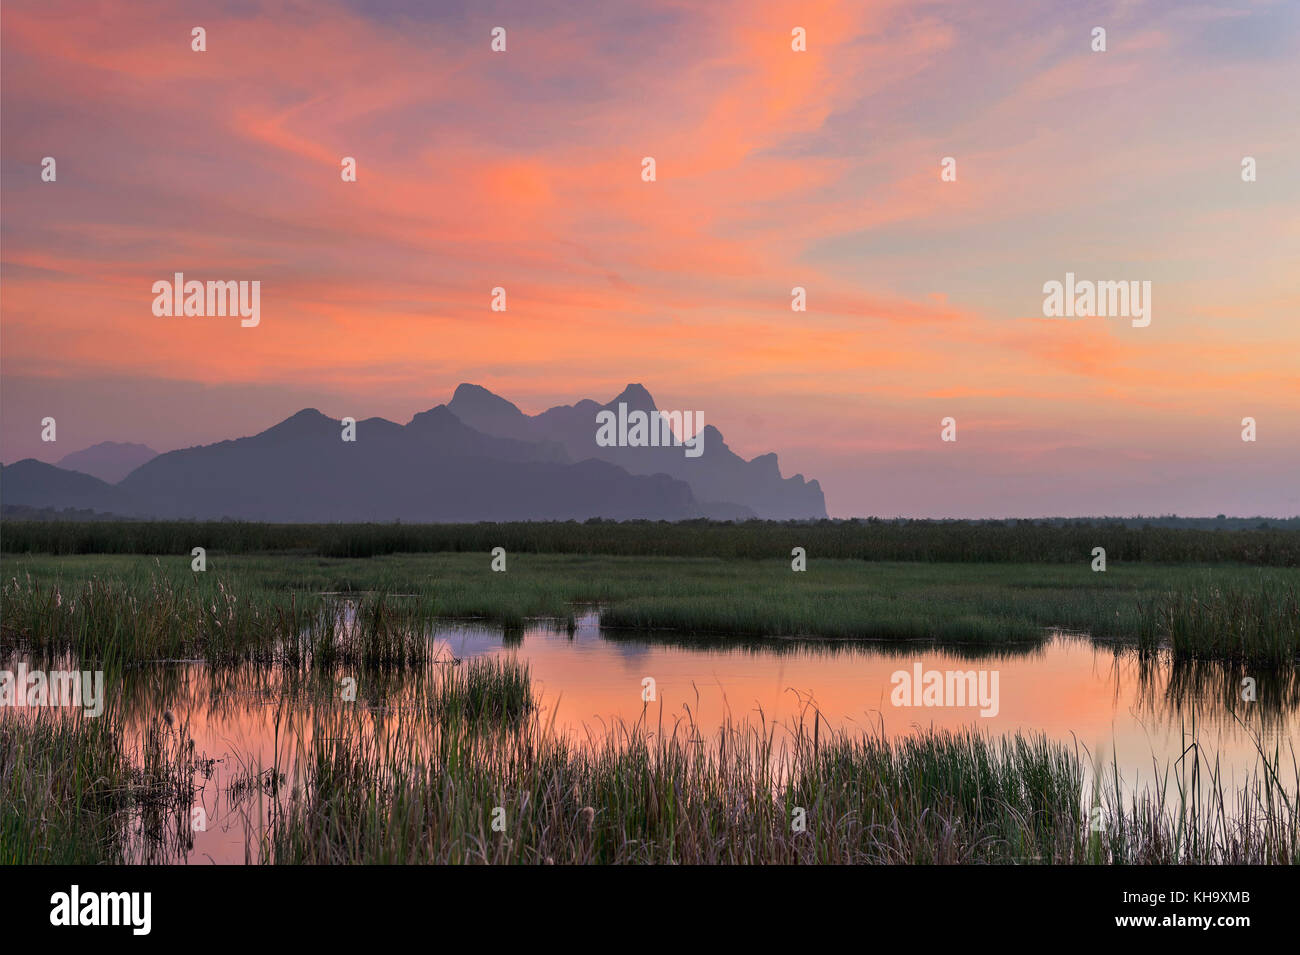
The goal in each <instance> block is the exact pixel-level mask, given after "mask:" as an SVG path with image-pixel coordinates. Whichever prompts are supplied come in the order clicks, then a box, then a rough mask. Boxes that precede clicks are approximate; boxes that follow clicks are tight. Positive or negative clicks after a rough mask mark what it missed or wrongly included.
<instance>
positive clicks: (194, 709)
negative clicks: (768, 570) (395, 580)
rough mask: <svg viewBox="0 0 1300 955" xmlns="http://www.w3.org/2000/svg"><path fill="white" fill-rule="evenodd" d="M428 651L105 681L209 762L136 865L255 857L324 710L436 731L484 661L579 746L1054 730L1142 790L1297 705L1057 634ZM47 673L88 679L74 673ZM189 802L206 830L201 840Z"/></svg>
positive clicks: (1243, 762) (1292, 687)
mask: <svg viewBox="0 0 1300 955" xmlns="http://www.w3.org/2000/svg"><path fill="white" fill-rule="evenodd" d="M428 639H429V646H430V648H431V652H429V653H427V654H424V655H423V656H422V657H421V659H420V662H418V663H417V664H415V665H408V666H402V667H398V666H372V665H367V664H366V663H365V661H364V660H362V659H354V660H353V661H352V662H351V663H350V664H348V663H341V662H335V663H334V664H332V665H329V666H320V665H315V666H313V665H311V664H310V663H309V662H305V661H303V660H297V661H296V662H294V663H289V662H285V661H281V662H279V663H275V664H259V665H253V664H246V665H242V666H237V667H209V666H207V665H205V664H203V663H200V662H176V663H168V664H156V665H146V666H139V667H134V668H131V669H128V670H126V671H124V672H118V673H116V674H113V675H111V676H108V677H107V680H106V683H107V685H108V686H109V687H116V688H117V689H118V696H117V698H116V701H115V704H114V705H115V706H116V707H117V712H118V713H119V714H120V715H121V716H122V718H123V720H124V724H125V726H126V727H127V732H128V734H129V735H130V736H131V738H132V740H131V741H132V743H133V744H143V743H144V742H145V741H147V740H149V739H151V738H153V737H152V736H151V734H155V735H156V734H163V736H162V738H164V739H165V740H173V738H174V740H175V741H192V742H193V746H194V751H195V757H196V759H197V760H198V762H196V765H195V779H194V783H195V787H196V789H197V793H196V795H195V797H194V800H193V802H192V804H191V805H188V806H175V805H171V804H169V803H168V802H167V801H165V800H162V801H159V802H158V803H157V804H156V805H151V806H150V807H148V808H146V809H144V810H142V811H140V812H137V813H136V814H135V816H133V817H132V819H131V821H130V826H131V832H130V833H129V835H130V839H129V843H130V845H131V847H132V849H131V858H132V861H140V862H151V863H156V862H167V861H188V862H195V863H202V862H208V861H216V862H245V861H256V860H257V859H258V857H259V843H260V841H261V839H262V837H263V835H264V834H265V833H266V832H267V828H268V826H270V825H271V824H272V823H273V822H274V819H275V813H276V811H277V804H278V801H279V800H278V797H279V796H281V795H282V794H285V793H288V792H291V791H292V790H293V787H295V786H298V785H300V779H301V772H300V771H301V768H302V763H303V760H304V755H305V753H306V752H307V747H308V746H309V745H310V743H311V739H312V735H311V734H312V732H313V731H314V730H313V727H314V726H320V725H322V724H320V723H319V722H317V721H315V720H314V719H313V715H315V714H318V713H319V712H320V711H321V710H323V709H328V708H331V707H338V706H341V705H345V703H346V705H349V706H355V707H357V708H358V709H359V710H360V711H362V713H363V714H364V716H363V720H362V723H361V725H362V732H363V733H365V734H371V735H373V737H374V738H376V739H378V738H381V737H382V736H383V735H384V734H385V732H386V731H387V729H388V728H389V727H390V726H391V725H393V724H394V722H395V721H410V720H415V721H419V720H421V719H424V718H426V716H427V691H428V689H429V688H430V686H431V685H432V683H433V682H434V681H436V680H437V679H438V677H439V673H440V671H441V669H442V668H445V667H454V666H457V665H459V664H460V662H461V661H464V660H468V659H471V658H474V657H478V656H490V655H506V656H511V657H514V658H516V659H518V660H520V661H522V662H526V663H528V665H529V667H530V669H531V672H532V676H533V680H534V685H535V687H536V690H537V692H538V694H539V697H540V708H541V713H542V719H543V721H544V722H548V723H551V724H552V725H553V727H554V731H555V732H559V733H564V734H569V735H570V736H572V737H573V738H575V739H577V740H585V739H591V738H599V737H600V736H602V735H603V734H604V733H606V732H608V729H609V727H610V726H612V725H616V724H617V722H618V721H623V722H624V723H625V724H635V723H637V721H639V720H643V721H644V722H643V724H642V725H644V726H646V727H650V728H654V727H656V726H658V725H665V726H668V725H671V724H672V722H673V721H674V719H675V718H676V717H678V716H680V715H681V714H683V713H684V712H686V711H688V710H689V712H690V714H691V716H692V718H693V720H694V722H695V725H696V726H697V727H698V728H699V730H700V731H701V733H704V734H708V733H711V732H713V731H714V730H716V729H717V728H718V727H720V726H721V725H723V724H724V723H725V722H727V721H733V722H735V721H740V720H746V719H749V720H757V719H758V718H759V717H760V715H761V718H763V719H765V720H768V721H773V720H775V721H793V722H798V721H799V720H800V719H801V718H803V719H805V720H806V719H807V718H808V715H809V712H814V713H815V714H816V717H815V718H816V719H818V720H821V721H824V722H825V723H827V724H829V725H831V726H835V727H848V728H854V727H861V728H862V729H863V730H864V731H866V730H869V731H875V732H880V731H883V732H884V733H886V734H892V735H902V734H908V733H915V732H917V731H918V730H919V729H922V728H930V727H934V728H939V729H958V728H962V727H967V726H971V725H974V726H977V727H978V728H979V729H981V730H983V731H985V732H988V733H993V734H1001V733H1014V732H1016V731H1025V732H1038V731H1041V732H1045V733H1047V735H1048V736H1049V737H1052V738H1055V739H1057V740H1060V741H1063V742H1065V743H1067V744H1071V745H1077V746H1078V747H1079V748H1080V750H1081V751H1082V752H1084V753H1086V754H1087V755H1089V756H1091V757H1092V758H1093V759H1094V760H1096V761H1097V762H1099V763H1102V764H1105V765H1108V766H1110V765H1114V766H1116V767H1118V769H1119V771H1120V773H1121V776H1122V778H1123V780H1124V783H1125V785H1126V786H1129V787H1132V788H1140V787H1141V786H1142V785H1143V784H1144V783H1149V782H1150V781H1151V780H1152V779H1153V777H1156V776H1158V775H1159V774H1160V772H1161V767H1168V766H1171V765H1173V764H1174V763H1175V762H1176V761H1177V760H1178V758H1179V757H1180V756H1181V754H1182V753H1183V751H1184V750H1185V748H1186V745H1187V740H1188V738H1189V731H1191V732H1192V733H1193V734H1194V736H1195V739H1196V740H1197V742H1198V743H1199V745H1200V746H1201V748H1202V751H1204V752H1209V753H1213V754H1214V756H1215V758H1217V760H1218V763H1219V765H1220V767H1221V770H1222V773H1223V777H1224V779H1226V780H1228V781H1230V782H1233V781H1235V782H1240V781H1243V780H1245V779H1246V778H1247V777H1249V776H1250V775H1251V774H1252V772H1254V771H1256V770H1257V769H1258V767H1259V766H1260V754H1259V749H1260V747H1263V748H1266V749H1268V748H1270V747H1272V746H1282V748H1283V749H1284V750H1285V743H1286V741H1287V740H1289V738H1290V737H1291V736H1292V734H1293V733H1294V728H1295V719H1296V713H1297V710H1300V676H1298V675H1297V673H1296V672H1295V671H1294V670H1291V671H1286V672H1271V673H1270V672H1253V671H1251V672H1248V671H1247V670H1245V669H1242V668H1241V667H1240V666H1235V665H1224V664H1215V663H1211V662H1206V661H1198V662H1190V663H1180V664H1177V665H1174V664H1172V663H1171V661H1170V660H1169V659H1168V657H1167V656H1165V655H1162V654H1139V653H1137V652H1135V651H1132V650H1129V649H1124V648H1118V647H1114V646H1110V645H1104V644H1097V643H1094V642H1092V641H1091V640H1088V639H1086V638H1083V637H1079V636H1073V635H1067V634H1062V633H1054V634H1045V635H1044V636H1043V638H1042V639H1041V640H1038V641H1035V642H1032V643H1029V644H1016V645H1012V646H996V647H994V646H989V645H985V644H974V645H961V646H953V645H938V644H929V643H920V644H918V643H915V642H911V643H881V642H871V643H850V642H844V641H826V640H808V639H789V640H763V641H749V640H741V639H735V638H722V637H705V638H700V639H694V638H687V637H683V636H682V635H680V634H674V633H667V632H653V633H642V632H630V631H610V630H605V631H602V629H601V628H600V626H599V618H598V615H597V614H595V613H587V614H585V615H583V616H581V617H580V618H579V619H578V620H577V625H576V627H574V628H571V629H567V630H566V629H564V628H559V629H557V628H556V627H555V626H553V625H548V624H544V623H537V624H535V625H531V626H529V627H526V628H514V629H513V630H511V631H509V632H503V631H502V630H501V629H499V628H493V627H489V626H484V625H480V624H476V623H473V622H468V623H463V624H458V625H444V626H441V627H439V628H438V629H437V630H435V631H434V632H432V633H430V634H428ZM918 662H919V663H920V664H921V665H922V666H923V667H924V668H926V669H935V670H950V669H956V670H970V669H993V670H996V671H997V672H998V675H999V684H998V685H999V694H1000V700H999V705H998V707H997V715H996V716H993V717H990V718H982V717H980V716H979V715H978V710H977V709H972V708H970V707H923V708H901V707H896V706H894V705H893V704H892V702H891V690H892V688H893V684H892V682H891V678H892V676H893V674H894V673H895V672H897V671H899V670H908V669H910V668H911V667H912V666H913V665H914V664H915V663H918ZM46 665H47V666H63V667H66V668H70V669H75V668H76V667H75V665H74V663H73V661H71V660H62V661H47V662H46ZM646 678H651V679H652V680H653V681H654V691H655V692H654V700H653V701H652V702H647V701H645V700H643V698H642V695H643V692H644V685H645V684H644V681H645V679H646ZM1247 678H1250V679H1253V680H1254V681H1255V685H1254V696H1255V698H1254V700H1250V701H1248V700H1246V699H1243V681H1244V680H1246V679H1247ZM349 681H355V683H354V688H355V701H354V702H350V701H346V698H345V694H346V690H347V687H348V685H349ZM805 704H810V705H811V707H812V710H811V711H810V710H806V709H805ZM5 718H9V715H8V714H6V715H5ZM176 744H177V743H174V742H173V743H169V744H168V745H176ZM195 809H199V810H202V813H203V820H204V828H200V829H198V830H197V831H196V829H195V827H194V825H193V824H192V822H193V812H194V810H195Z"/></svg>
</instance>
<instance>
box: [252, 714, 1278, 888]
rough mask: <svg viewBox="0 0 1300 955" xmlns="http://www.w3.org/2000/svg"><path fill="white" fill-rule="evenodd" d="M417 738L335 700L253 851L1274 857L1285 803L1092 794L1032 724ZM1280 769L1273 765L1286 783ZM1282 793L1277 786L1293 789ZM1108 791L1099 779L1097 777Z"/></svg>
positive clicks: (277, 854) (285, 859) (1271, 782)
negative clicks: (368, 721) (1095, 820)
mask: <svg viewBox="0 0 1300 955" xmlns="http://www.w3.org/2000/svg"><path fill="white" fill-rule="evenodd" d="M435 736H436V738H435V742H434V745H433V746H432V747H429V746H427V745H425V741H424V740H422V739H419V738H417V737H416V736H415V735H414V734H404V733H400V732H399V733H395V734H392V735H389V736H387V737H385V738H383V739H382V740H380V739H378V738H366V737H363V736H358V735H357V734H355V733H352V732H350V731H349V729H348V718H347V717H346V716H345V715H343V714H333V715H331V716H329V717H327V718H325V721H324V722H323V723H322V725H321V726H320V727H318V729H317V731H316V732H314V733H313V739H314V741H315V742H314V743H313V747H312V752H311V758H310V759H309V760H308V770H307V773H306V777H305V779H304V785H303V786H301V787H300V788H299V789H298V790H297V795H295V796H292V797H291V798H289V799H288V800H286V802H285V803H284V804H283V805H282V806H281V807H280V810H279V814H278V815H277V820H278V821H277V824H276V825H275V826H274V827H273V828H272V832H271V834H270V837H269V838H268V839H267V840H265V841H264V842H263V846H264V850H263V854H262V861H264V862H272V861H273V862H278V863H329V864H358V863H493V864H500V863H523V864H549V863H582V864H586V863H597V864H626V863H661V864H662V863H685V864H748V863H778V864H794V863H798V864H812V863H849V864H891V863H904V864H929V863H940V864H972V863H1022V864H1036V863H1056V864H1089V863H1103V864H1106V863H1116V862H1123V863H1142V864H1149V863H1162V864H1163V863H1205V864H1213V863H1287V862H1293V861H1296V860H1297V859H1298V858H1300V856H1298V855H1297V853H1298V851H1300V841H1298V839H1300V835H1298V833H1300V818H1298V817H1297V814H1296V810H1295V806H1294V803H1293V801H1292V797H1290V796H1288V795H1287V793H1286V790H1285V788H1284V786H1283V783H1282V781H1281V780H1280V779H1279V778H1277V777H1276V776H1274V775H1269V774H1261V775H1259V776H1257V777H1256V778H1255V779H1253V780H1252V781H1251V782H1249V783H1248V784H1247V785H1246V786H1245V787H1243V788H1242V789H1241V790H1240V791H1233V790H1231V789H1230V787H1228V786H1227V785H1226V784H1224V783H1223V782H1222V781H1221V780H1219V779H1217V778H1213V779H1212V780H1210V782H1211V783H1212V786H1211V788H1210V791H1209V793H1208V795H1205V796H1203V797H1199V798H1195V799H1193V798H1191V797H1190V796H1189V795H1188V794H1187V793H1182V794H1181V795H1182V801H1178V800H1171V799H1170V798H1169V795H1168V793H1166V792H1165V791H1164V790H1159V791H1156V792H1149V791H1142V792H1140V793H1138V794H1135V795H1133V796H1131V797H1129V798H1127V799H1126V797H1125V796H1124V795H1122V790H1121V788H1120V786H1119V785H1118V781H1117V780H1116V783H1115V785H1114V788H1113V791H1106V792H1103V793H1101V794H1100V795H1099V796H1098V797H1097V799H1098V801H1099V804H1100V805H1102V806H1103V809H1104V815H1103V818H1104V819H1105V820H1106V823H1107V824H1106V825H1105V826H1104V827H1103V828H1102V829H1100V830H1098V831H1094V830H1093V827H1092V826H1091V825H1090V821H1091V818H1092V816H1091V813H1090V812H1087V811H1086V810H1087V809H1088V808H1089V807H1088V805H1087V803H1086V801H1085V797H1084V789H1085V787H1084V779H1085V774H1084V771H1083V762H1082V760H1081V759H1080V757H1079V756H1078V754H1077V753H1076V752H1074V751H1071V750H1069V749H1067V748H1065V747H1062V746H1060V745H1059V744H1055V743H1052V742H1049V741H1048V740H1046V739H1045V738H1044V737H1042V736H1038V735H1033V736H1025V735H1020V734H1017V735H1014V736H1008V737H1003V738H997V739H992V738H988V737H985V736H983V735H981V734H979V733H976V732H974V731H969V732H926V733H922V734H920V735H918V736H915V737H911V738H905V739H898V740H889V739H886V738H883V737H881V736H875V735H870V734H867V735H861V736H850V735H849V734H848V733H846V732H841V731H835V732H829V731H820V728H819V725H818V723H817V722H814V729H813V731H812V732H808V730H807V727H806V726H804V727H789V726H781V727H778V726H775V725H771V724H761V725H732V726H727V727H724V728H723V729H722V730H720V731H719V732H718V734H717V735H716V736H714V737H712V738H703V737H701V736H700V734H699V733H698V731H697V730H696V728H695V727H694V726H693V725H690V724H689V723H686V724H678V725H676V726H674V727H672V728H669V729H667V730H664V729H663V728H662V727H658V728H655V729H653V731H652V730H651V728H648V727H646V726H644V725H640V724H638V725H635V726H626V725H624V726H621V727H619V728H618V731H616V732H614V733H611V734H609V735H607V736H605V737H603V738H601V739H600V740H598V741H588V742H585V743H577V744H575V743H572V742H569V741H566V740H564V739H561V738H557V737H555V736H552V735H550V734H549V733H547V732H545V731H544V729H543V728H542V727H541V726H540V725H539V724H537V723H536V722H533V723H531V724H529V725H527V726H524V727H521V729H520V731H519V732H517V733H514V734H507V735H506V736H504V737H502V736H496V737H484V736H481V735H478V734H473V733H467V732H464V731H463V729H462V728H460V727H459V726H457V725H442V726H440V727H439V728H438V729H437V731H436V734H435ZM1295 782H1296V779H1295V778H1294V777H1293V778H1292V779H1291V780H1290V783H1291V784H1292V785H1294V784H1295ZM1292 791H1293V792H1294V790H1292ZM1107 792H1109V795H1107Z"/></svg>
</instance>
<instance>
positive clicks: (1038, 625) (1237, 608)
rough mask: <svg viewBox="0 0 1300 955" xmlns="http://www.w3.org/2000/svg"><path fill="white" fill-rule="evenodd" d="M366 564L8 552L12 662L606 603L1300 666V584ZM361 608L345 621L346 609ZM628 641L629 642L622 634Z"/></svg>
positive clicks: (821, 570) (357, 634)
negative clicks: (1069, 635)
mask: <svg viewBox="0 0 1300 955" xmlns="http://www.w3.org/2000/svg"><path fill="white" fill-rule="evenodd" d="M490 563H491V558H490V556H489V554H488V553H487V552H484V553H481V554H465V553H459V554H456V553H453V554H405V555H392V556H387V557H376V558H366V559H345V558H322V557H308V556H305V555H299V556H289V555H280V556H268V555H259V556H239V555H230V556H221V555H216V556H213V557H211V558H210V561H209V567H208V570H207V571H206V572H204V573H194V572H192V571H191V570H190V558H189V557H188V556H181V557H168V558H139V557H126V556H90V557H49V556H26V557H14V556H6V557H5V558H3V560H0V575H2V577H3V593H2V594H0V610H2V611H3V625H2V629H0V646H10V647H15V648H21V649H23V650H25V651H27V652H48V653H53V652H63V651H73V652H75V653H76V654H77V655H78V656H79V657H81V658H82V659H91V660H103V659H116V660H119V661H120V662H122V663H123V664H125V665H129V664H132V663H136V662H139V661H144V660H159V659H177V658H186V659H188V658H198V657H201V658H203V659H206V660H208V661H209V662H213V663H223V662H240V661H245V660H252V661H257V660H269V659H286V658H287V659H289V660H290V661H291V662H298V661H302V660H306V659H308V658H313V657H314V658H316V659H318V660H320V661H322V662H325V663H330V662H333V661H334V660H335V659H337V658H338V656H339V655H343V656H344V657H346V658H347V659H349V660H356V661H357V662H359V663H362V664H366V663H374V664H379V663H384V662H387V663H390V664H393V665H401V663H402V661H403V660H404V659H409V660H410V661H411V662H419V661H420V656H419V654H420V652H421V646H422V643H423V638H422V636H421V631H422V629H423V628H425V627H426V626H428V625H429V624H430V623H431V622H432V621H433V620H434V619H436V618H438V617H481V618H485V619H487V620H490V621H492V622H495V623H499V624H501V625H503V626H505V627H507V628H517V627H520V626H522V625H523V623H524V621H525V620H526V619H528V618H530V617H537V616H546V617H553V618H557V619H558V620H559V621H560V622H561V624H563V622H564V621H567V620H571V619H572V615H573V613H574V608H575V604H581V603H599V604H601V605H602V607H603V609H602V624H603V625H605V626H607V627H610V628H626V629H629V630H647V629H649V630H653V629H662V630H664V631H665V633H667V632H668V631H673V632H677V633H681V634H698V635H701V636H705V635H730V636H746V637H792V636H805V637H816V638H826V639H874V640H888V641H895V640H938V641H945V642H949V643H956V644H966V645H971V646H974V645H981V646H988V647H996V646H1002V645H1008V644H1013V643H1017V642H1019V643H1026V642H1033V641H1036V640H1041V639H1043V637H1044V634H1045V632H1046V631H1045V628H1053V627H1054V628H1064V629H1069V630H1079V631H1086V632H1088V633H1090V634H1092V635H1093V637H1094V638H1097V639H1104V640H1117V641H1123V642H1128V643H1131V644H1132V645H1134V646H1135V647H1141V648H1145V649H1148V650H1149V649H1154V648H1156V647H1159V646H1171V647H1172V649H1173V651H1174V653H1175V655H1177V656H1184V657H1187V658H1189V659H1193V658H1204V659H1225V660H1236V661H1241V662H1251V663H1257V664H1264V665H1274V666H1283V665H1290V664H1291V663H1293V662H1294V661H1295V659H1296V655H1297V653H1298V652H1300V606H1297V598H1296V594H1297V592H1300V569H1293V568H1253V567H1242V566H1234V565H1229V566H1223V567H1213V566H1190V567H1183V566H1168V565H1159V564H1157V565H1145V564H1143V565H1132V564H1118V565H1114V566H1112V567H1111V568H1110V569H1109V570H1107V571H1106V572H1105V573H1094V572H1092V571H1091V570H1090V569H1089V566H1088V565H1087V564H1086V563H1083V564H1075V565H1067V566H1061V565H1041V564H1030V565H1020V564H934V563H917V562H907V563H892V562H882V561H874V562H864V561H852V560H826V559H818V560H811V561H810V563H809V565H808V570H807V572H804V573H794V572H792V571H791V569H790V565H789V563H788V562H787V561H784V560H767V561H724V560H720V559H703V558H693V559H687V558H651V557H645V558H627V557H591V556H576V555H555V554H511V555H509V556H508V558H507V570H506V572H505V573H493V572H492V571H491V570H490ZM340 593H343V594H350V595H352V596H353V598H354V600H355V601H356V603H357V606H356V610H355V613H353V612H352V610H351V609H349V610H348V611H346V613H345V612H344V611H341V610H340V606H339V602H338V599H337V595H338V594H340ZM610 632H611V634H612V635H616V634H617V632H618V630H617V629H614V630H611V631H610Z"/></svg>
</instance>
